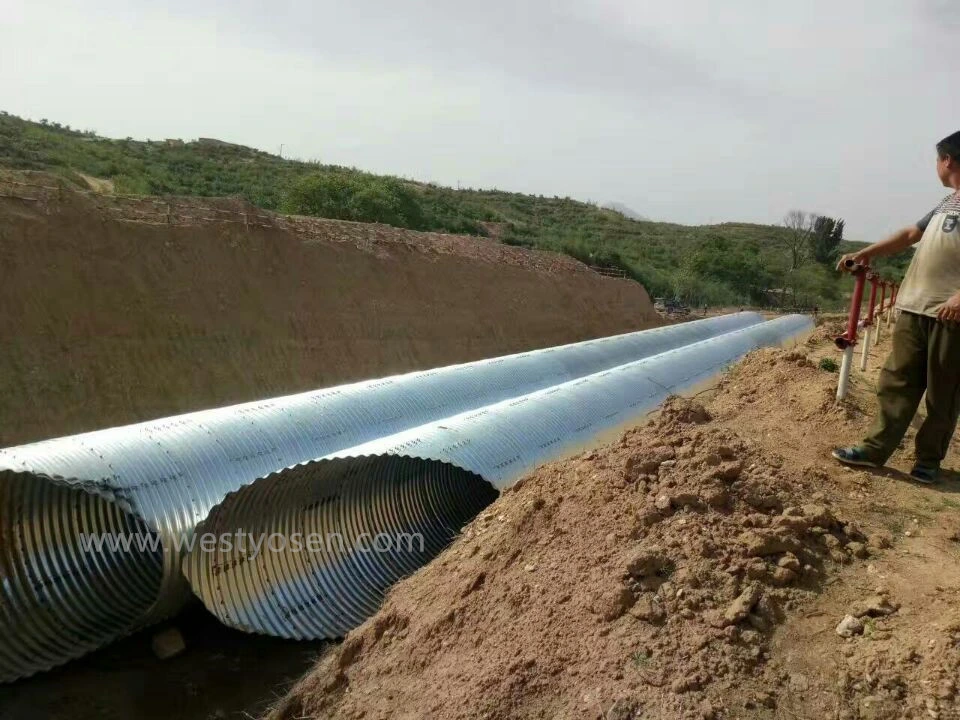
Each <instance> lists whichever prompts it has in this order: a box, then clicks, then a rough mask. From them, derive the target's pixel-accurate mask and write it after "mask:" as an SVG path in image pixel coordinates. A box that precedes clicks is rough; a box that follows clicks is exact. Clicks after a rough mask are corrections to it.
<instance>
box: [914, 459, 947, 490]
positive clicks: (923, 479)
mask: <svg viewBox="0 0 960 720" xmlns="http://www.w3.org/2000/svg"><path fill="white" fill-rule="evenodd" d="M910 477H912V478H913V479H914V480H916V481H917V482H918V483H923V484H924V485H933V484H934V483H935V482H936V481H937V480H938V479H939V478H940V466H939V465H924V464H923V463H914V465H913V469H912V470H910Z"/></svg>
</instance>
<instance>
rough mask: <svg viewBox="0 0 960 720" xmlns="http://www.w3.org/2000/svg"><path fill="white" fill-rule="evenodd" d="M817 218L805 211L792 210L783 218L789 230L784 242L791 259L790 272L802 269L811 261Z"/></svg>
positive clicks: (784, 224)
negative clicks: (812, 237)
mask: <svg viewBox="0 0 960 720" xmlns="http://www.w3.org/2000/svg"><path fill="white" fill-rule="evenodd" d="M815 222H816V216H815V215H813V214H811V213H808V212H804V211H803V210H791V211H790V212H788V213H787V214H786V215H784V217H783V226H784V227H785V228H786V229H787V232H786V233H785V235H784V237H785V240H784V242H785V243H786V248H787V254H788V256H789V259H790V268H789V271H790V272H793V271H794V270H796V269H798V268H800V267H802V266H803V265H804V264H805V263H806V262H807V261H808V260H809V259H810V238H811V236H812V234H813V225H814V223H815Z"/></svg>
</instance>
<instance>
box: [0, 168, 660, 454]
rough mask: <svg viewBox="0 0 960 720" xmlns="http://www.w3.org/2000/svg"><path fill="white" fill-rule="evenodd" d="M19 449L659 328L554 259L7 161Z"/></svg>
mask: <svg viewBox="0 0 960 720" xmlns="http://www.w3.org/2000/svg"><path fill="white" fill-rule="evenodd" d="M0 269H2V273H3V282H2V283H0V308H2V309H3V311H2V312H0V337H2V338H3V344H2V348H0V446H5V445H12V444H17V443H22V442H28V441H32V440H39V439H42V438H46V437H52V436H57V435H63V434H69V433H77V432H82V431H86V430H93V429H96V428H100V427H107V426H111V425H119V424H124V423H130V422H135V421H139V420H144V419H148V418H153V417H159V416H164V415H170V414H174V413H179V412H185V411H189V410H196V409H201V408H208V407H213V406H217V405H224V404H229V403H236V402H242V401H247V400H254V399H258V398H264V397H269V396H274V395H280V394H285V393H293V392H298V391H304V390H309V389H314V388H318V387H323V386H329V385H334V384H338V383H344V382H349V381H352V380H360V379H366V378H371V377H378V376H383V375H388V374H392V373H397V372H404V371H409V370H414V369H421V368H429V367H436V366H440V365H446V364H451V363H457V362H464V361H468V360H474V359H479V358H483V357H490V356H495V355H501V354H506V353H510V352H518V351H521V350H529V349H533V348H538V347H546V346H551V345H557V344H562V343H566V342H574V341H578V340H584V339H588V338H593V337H600V336H604V335H611V334H615V333H620V332H628V331H632V330H639V329H643V328H647V327H651V326H654V325H657V324H658V323H659V321H658V319H657V315H656V313H655V312H654V310H653V307H652V305H651V303H650V299H649V297H648V296H647V293H646V291H645V290H644V289H643V288H642V287H641V286H640V285H638V284H637V283H635V282H631V281H627V280H619V279H614V278H607V277H602V276H600V275H598V274H597V273H595V272H593V271H591V270H590V269H589V268H587V267H586V266H584V265H582V264H581V263H579V262H577V261H575V260H573V259H571V258H569V257H566V256H563V255H557V254H554V253H547V252H539V251H530V250H524V249H520V248H515V247H511V246H508V245H504V244H501V243H498V242H495V241H492V240H488V239H484V238H477V237H464V236H456V235H444V234H437V233H418V232H413V231H409V230H401V229H396V228H392V227H388V226H383V225H368V224H360V223H350V222H343V221H334V220H320V219H315V218H297V217H285V216H280V215H275V214H271V213H265V212H264V211H262V210H259V209H257V208H254V207H253V206H250V205H247V204H245V203H243V202H241V201H238V200H209V201H200V200H198V199H197V198H190V199H186V198H144V199H134V198H123V197H116V196H108V195H101V194H97V193H92V192H81V191H79V190H76V189H73V188H71V187H69V186H66V185H65V184H64V183H63V182H62V181H59V180H58V179H57V178H55V177H54V176H50V175H45V174H39V173H10V172H5V173H0Z"/></svg>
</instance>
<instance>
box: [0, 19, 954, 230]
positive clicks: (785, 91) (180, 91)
mask: <svg viewBox="0 0 960 720" xmlns="http://www.w3.org/2000/svg"><path fill="white" fill-rule="evenodd" d="M954 3H955V0H804V2H794V3H785V2H773V1H771V0H724V1H723V2H719V1H718V0H674V1H673V2H669V3H668V2H664V1H663V0H579V1H576V2H575V1H573V0H529V1H527V2H524V0H485V2H476V0H471V2H465V1H463V0H404V1H402V2H401V1H399V0H343V1H341V2H339V3H336V2H331V1H329V0H271V2H255V1H254V0H232V1H230V2H228V1H227V0H168V2H167V3H165V4H164V3H157V2H147V1H146V0H126V1H125V2H124V1H121V0H88V1H87V2H78V1H77V0H0V17H2V21H0V109H4V110H7V111H8V112H11V113H13V114H16V115H21V116H25V117H29V118H31V119H40V118H48V119H50V120H51V121H57V122H61V123H65V124H69V125H71V126H73V127H79V128H82V129H94V130H96V131H97V132H98V133H100V134H101V135H106V136H110V137H126V136H132V137H134V138H138V139H145V138H151V139H157V138H166V137H182V138H184V139H193V138H196V137H217V138H221V139H224V140H229V141H233V142H239V143H242V144H245V145H252V146H254V147H258V148H262V149H265V150H268V151H271V152H277V151H278V150H279V147H280V144H281V143H283V145H284V155H285V156H294V157H299V158H303V159H317V160H320V161H322V162H327V163H336V164H343V165H351V166H355V167H359V168H362V169H365V170H370V171H374V172H385V173H391V174H396V175H402V176H405V177H412V178H416V179H419V180H432V181H435V182H440V183H443V184H447V185H456V184H457V182H458V181H459V182H460V183H462V184H463V185H464V186H467V187H483V188H490V187H497V188H500V189H505V190H515V191H520V192H530V193H537V194H544V195H561V196H564V195H570V196H572V197H575V198H578V199H582V200H594V201H599V202H601V203H603V202H607V201H618V202H623V203H624V204H626V205H629V206H630V207H631V208H633V209H634V210H636V211H637V212H639V213H641V214H643V215H646V216H648V217H651V218H653V219H658V220H671V221H676V222H684V223H690V224H698V223H705V222H721V221H725V220H740V221H754V222H778V221H779V220H780V218H781V217H782V216H783V214H784V213H785V212H786V211H787V210H790V209H791V208H801V209H806V210H811V211H817V212H821V213H825V214H830V215H834V216H840V217H844V218H846V219H847V234H848V237H850V238H851V239H860V240H872V239H876V237H877V236H878V235H880V234H883V233H885V232H887V231H889V230H892V229H894V228H896V227H900V226H902V225H905V224H907V223H910V222H913V221H914V220H916V219H917V218H919V217H920V216H922V215H923V214H925V213H926V212H927V211H928V210H929V209H930V207H932V206H933V204H934V203H935V202H936V201H937V200H938V199H939V198H941V197H942V196H943V195H944V194H945V191H944V190H943V189H942V188H941V187H940V186H939V183H938V181H937V179H936V176H935V174H934V170H933V168H934V151H933V145H934V144H935V143H936V141H937V140H939V139H941V138H942V137H944V136H946V135H948V134H950V133H951V132H954V131H956V130H958V129H960V92H958V79H960V68H958V67H957V59H958V55H957V48H958V44H957V43H958V37H960V13H957V12H956V10H957V8H956V7H954ZM163 5H165V7H164V6H163Z"/></svg>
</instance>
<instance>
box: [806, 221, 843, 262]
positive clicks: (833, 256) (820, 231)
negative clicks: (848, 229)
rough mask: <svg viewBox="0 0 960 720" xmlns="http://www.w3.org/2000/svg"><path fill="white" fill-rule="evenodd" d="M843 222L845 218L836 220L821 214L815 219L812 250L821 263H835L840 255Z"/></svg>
mask: <svg viewBox="0 0 960 720" xmlns="http://www.w3.org/2000/svg"><path fill="white" fill-rule="evenodd" d="M843 224H844V223H843V220H834V219H833V218H831V217H827V216H826V215H819V216H817V217H816V218H815V219H814V221H813V230H812V232H811V235H810V252H811V253H812V254H813V257H814V259H815V260H816V261H817V262H818V263H820V264H821V265H833V263H835V262H836V261H837V258H838V257H839V256H840V243H841V242H842V241H843Z"/></svg>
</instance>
